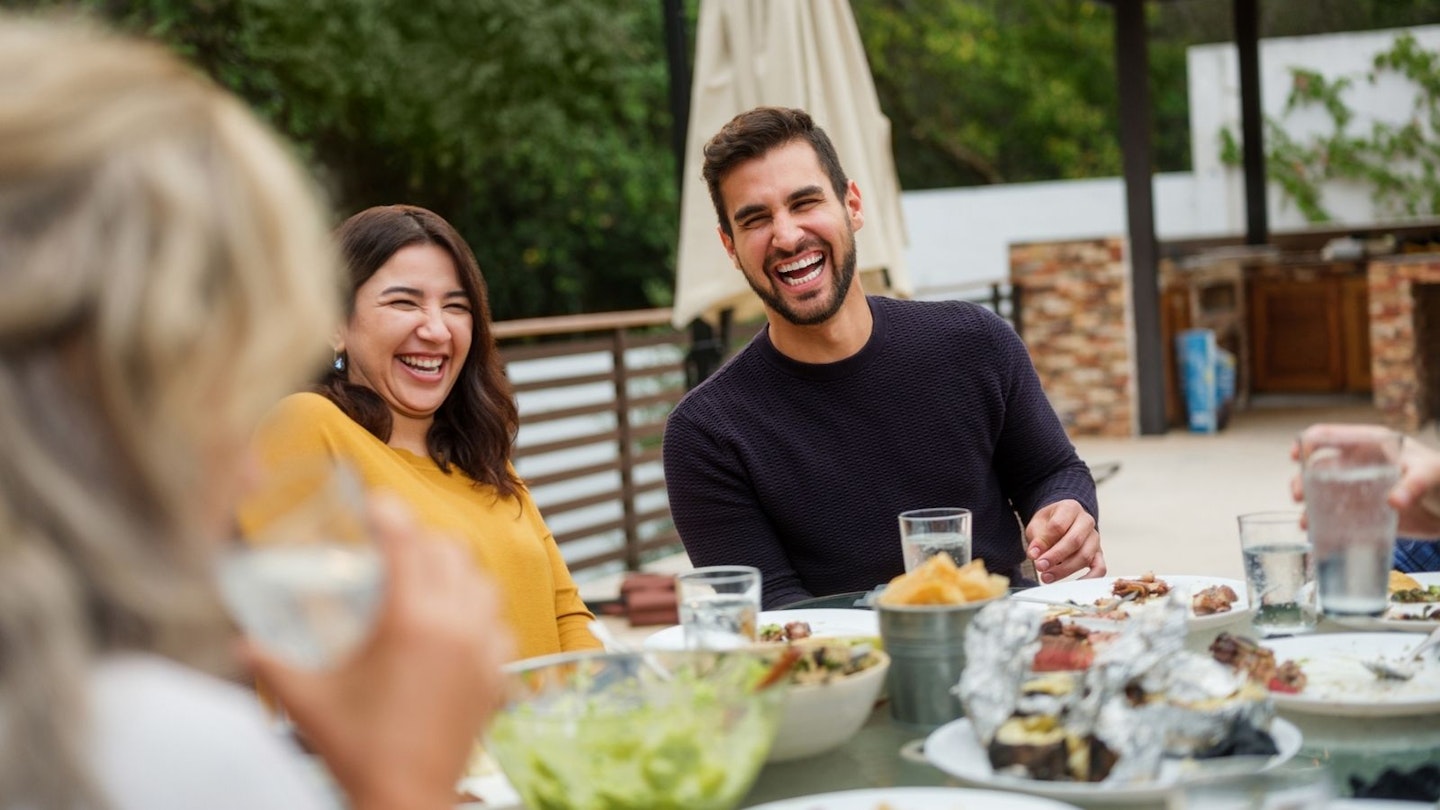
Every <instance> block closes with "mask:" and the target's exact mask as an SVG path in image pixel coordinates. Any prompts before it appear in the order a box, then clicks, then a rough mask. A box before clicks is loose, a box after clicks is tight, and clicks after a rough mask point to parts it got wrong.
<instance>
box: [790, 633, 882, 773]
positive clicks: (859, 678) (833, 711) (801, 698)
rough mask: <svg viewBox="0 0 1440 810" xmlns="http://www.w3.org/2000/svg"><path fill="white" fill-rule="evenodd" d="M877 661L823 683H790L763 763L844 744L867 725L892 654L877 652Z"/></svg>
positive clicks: (813, 752)
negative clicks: (773, 740)
mask: <svg viewBox="0 0 1440 810" xmlns="http://www.w3.org/2000/svg"><path fill="white" fill-rule="evenodd" d="M874 654H875V656H876V657H878V658H879V659H880V660H879V661H877V662H876V663H875V664H873V665H871V666H869V667H867V668H865V669H862V670H860V671H859V672H855V673H852V674H850V675H845V676H841V677H835V678H832V679H831V680H830V681H828V682H827V683H812V684H790V685H789V686H788V687H786V692H785V702H784V706H783V708H782V710H781V713H780V728H779V730H778V731H777V732H776V733H775V742H774V743H773V744H772V745H771V746H770V756H769V758H767V759H766V760H765V761H766V762H788V761H790V760H792V759H802V758H804V757H811V756H815V755H816V754H823V753H825V752H826V751H830V750H833V749H835V748H839V747H840V746H842V745H844V744H845V743H846V742H847V741H848V740H849V739H850V738H851V737H853V736H855V732H857V731H859V730H860V727H861V726H863V725H865V721H866V720H867V719H868V718H869V717H870V712H871V711H872V710H873V709H874V708H875V699H876V698H878V697H879V696H880V690H881V689H882V688H884V686H885V673H886V672H888V671H889V670H890V656H889V655H887V654H885V652H884V651H883V650H876V651H875V653H874Z"/></svg>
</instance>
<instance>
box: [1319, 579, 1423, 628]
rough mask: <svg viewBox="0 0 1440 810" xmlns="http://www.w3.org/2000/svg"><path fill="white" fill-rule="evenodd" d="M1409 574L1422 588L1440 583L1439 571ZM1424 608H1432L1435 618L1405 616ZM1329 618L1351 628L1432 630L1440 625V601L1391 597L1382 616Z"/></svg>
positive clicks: (1415, 613) (1416, 614)
mask: <svg viewBox="0 0 1440 810" xmlns="http://www.w3.org/2000/svg"><path fill="white" fill-rule="evenodd" d="M1410 576H1412V577H1414V578H1415V581H1416V582H1419V583H1420V587H1422V588H1428V587H1430V586H1431V585H1440V571H1421V572H1419V573H1415V574H1411V575H1410ZM1426 608H1434V609H1435V611H1436V613H1435V616H1436V618H1432V619H1419V618H1407V616H1418V615H1420V614H1421V613H1423V612H1424V611H1425V609H1426ZM1330 618H1331V619H1333V620H1334V622H1335V623H1336V624H1338V625H1341V626H1342V627H1348V628H1350V629H1352V630H1408V631H1411V632H1417V631H1418V632H1427V631H1430V630H1434V629H1435V626H1436V625H1440V602H1396V601H1394V600H1393V599H1392V600H1391V601H1390V604H1389V605H1387V606H1386V607H1385V614H1384V615H1383V616H1374V617H1371V616H1332V617H1330Z"/></svg>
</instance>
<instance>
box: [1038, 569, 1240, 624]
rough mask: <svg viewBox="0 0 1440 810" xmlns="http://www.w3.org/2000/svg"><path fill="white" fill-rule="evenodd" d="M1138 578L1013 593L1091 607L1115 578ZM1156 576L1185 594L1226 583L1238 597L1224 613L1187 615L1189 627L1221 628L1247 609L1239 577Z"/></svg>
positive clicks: (1125, 607)
mask: <svg viewBox="0 0 1440 810" xmlns="http://www.w3.org/2000/svg"><path fill="white" fill-rule="evenodd" d="M1136 578H1137V577H1133V576H1130V577H1100V578H1099V579H1070V580H1066V581H1064V582H1056V583H1054V584H1051V585H1041V586H1040V587H1038V588H1028V589H1026V590H1024V591H1021V592H1020V593H1018V594H1016V595H1015V596H1014V597H1012V598H1014V599H1018V600H1021V601H1030V600H1033V601H1041V602H1055V603H1064V602H1073V603H1075V604H1077V605H1082V606H1086V607H1093V606H1094V605H1095V600H1096V599H1102V598H1105V597H1109V596H1113V595H1114V587H1115V580H1117V579H1136ZM1156 579H1163V580H1164V581H1165V582H1167V583H1169V585H1170V590H1171V592H1175V591H1182V592H1185V593H1190V594H1193V593H1196V592H1197V591H1199V590H1201V589H1202V588H1208V587H1210V586H1212V585H1229V586H1230V588H1231V590H1233V591H1235V595H1236V596H1237V597H1238V598H1237V599H1236V600H1235V604H1234V605H1232V606H1231V607H1230V610H1228V611H1226V612H1225V613H1214V614H1211V615H1209V616H1196V615H1195V614H1194V613H1193V612H1192V613H1191V614H1190V622H1189V626H1190V629H1191V630H1206V629H1210V628H1214V627H1220V626H1223V625H1227V624H1230V623H1232V622H1236V621H1239V620H1241V619H1242V618H1243V617H1245V616H1246V615H1247V614H1248V613H1249V612H1250V599H1249V598H1248V597H1247V596H1246V593H1245V583H1243V582H1241V581H1240V580H1238V579H1226V578H1224V577H1199V576H1187V575H1184V574H1164V575H1157V576H1156ZM1163 599H1164V597H1160V598H1152V599H1150V600H1147V601H1145V602H1142V603H1140V604H1135V603H1133V602H1127V603H1124V604H1122V605H1121V606H1120V609H1121V610H1122V611H1125V612H1126V613H1133V612H1134V611H1137V610H1145V609H1147V608H1151V607H1153V606H1156V605H1158V604H1159V603H1160V602H1161V601H1162V600H1163Z"/></svg>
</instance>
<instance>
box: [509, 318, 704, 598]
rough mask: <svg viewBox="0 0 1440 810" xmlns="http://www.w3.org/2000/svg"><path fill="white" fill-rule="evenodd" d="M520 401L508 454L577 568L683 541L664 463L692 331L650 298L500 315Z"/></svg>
mask: <svg viewBox="0 0 1440 810" xmlns="http://www.w3.org/2000/svg"><path fill="white" fill-rule="evenodd" d="M495 336H496V339H497V341H498V342H499V344H500V353H501V356H502V357H503V358H504V360H505V363H506V368H507V370H508V372H509V375H510V379H511V382H512V383H513V384H514V386H515V392H516V397H517V399H518V400H519V402H520V425H521V427H520V436H519V438H518V440H517V442H516V450H515V464H516V467H517V469H518V470H519V471H520V474H521V476H522V477H524V478H525V480H526V483H527V484H528V485H529V486H530V488H531V491H532V493H533V494H534V496H535V501H536V504H537V505H538V506H539V507H540V511H541V513H542V514H544V515H545V520H546V522H547V523H548V524H549V526H550V529H551V531H552V532H554V534H555V540H556V542H558V543H559V544H560V547H561V550H562V552H563V553H564V554H565V557H566V560H567V561H568V563H569V565H570V568H571V570H572V571H581V570H584V569H588V568H596V567H607V568H616V567H623V568H625V569H627V570H637V569H639V568H640V566H641V564H642V563H643V562H644V561H645V560H646V559H648V558H649V557H651V556H656V555H660V554H664V553H667V552H669V551H673V550H677V549H678V548H679V536H678V535H677V534H676V533H675V528H674V525H673V524H672V523H671V521H670V509H669V504H668V501H667V500H666V498H665V481H664V477H663V474H662V472H661V466H660V439H661V435H662V434H663V432H664V426H665V417H666V415H668V414H669V412H670V409H671V408H672V407H674V405H675V403H676V402H677V401H679V399H680V397H681V396H683V395H684V393H685V364H684V360H685V353H686V351H687V349H688V343H689V338H688V335H687V334H686V333H684V332H682V331H679V330H676V329H674V328H672V327H671V326H670V310H668V309H654V310H639V311H632V312H611V313H603V314H596V315H575V316H564V317H556V318H536V319H530V320H516V321H501V322H498V323H496V324H495Z"/></svg>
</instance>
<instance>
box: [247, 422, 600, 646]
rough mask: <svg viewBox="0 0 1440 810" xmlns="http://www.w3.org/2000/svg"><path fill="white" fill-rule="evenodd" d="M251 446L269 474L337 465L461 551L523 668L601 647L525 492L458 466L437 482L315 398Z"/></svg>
mask: <svg viewBox="0 0 1440 810" xmlns="http://www.w3.org/2000/svg"><path fill="white" fill-rule="evenodd" d="M256 445H257V447H258V452H259V456H260V461H261V463H262V464H263V465H264V466H265V468H266V469H267V470H277V471H278V470H282V469H284V468H285V466H286V465H287V463H288V462H291V461H304V460H307V459H313V458H316V457H317V456H320V455H324V456H328V457H330V458H338V459H343V460H344V461H346V462H348V463H349V464H351V465H352V466H353V467H354V468H355V469H356V471H357V472H358V473H359V474H360V476H361V478H362V479H363V480H364V482H365V486H366V488H367V489H371V490H388V491H391V492H394V493H395V494H396V495H398V496H399V497H401V498H403V499H404V500H405V501H406V502H407V503H409V505H410V507H411V508H412V509H413V510H414V511H415V517H416V519H417V520H419V521H420V523H421V524H422V525H424V526H426V527H427V528H429V529H432V530H434V531H436V532H439V533H442V534H444V535H447V536H452V537H455V538H457V539H458V540H460V541H461V542H463V543H464V544H465V546H466V548H467V549H469V551H470V554H471V556H473V557H474V559H475V563H476V564H477V565H478V566H479V567H480V569H481V570H483V571H485V572H487V573H488V574H489V575H490V576H491V577H492V578H494V580H495V581H496V583H497V584H498V585H499V587H500V590H501V601H502V603H503V605H504V615H505V618H506V620H507V621H508V622H509V623H510V627H511V629H512V630H513V632H514V634H515V641H516V645H517V646H518V648H519V649H518V653H519V656H520V657H521V658H529V657H531V656H536V655H547V654H550V653H557V652H563V651H567V650H578V649H587V648H595V647H599V646H600V643H599V642H598V641H596V640H595V638H594V636H592V635H590V631H589V630H588V629H587V628H586V624H587V623H588V622H590V621H591V620H592V619H594V618H595V617H594V615H592V614H591V613H590V611H589V610H587V609H586V607H585V603H584V602H582V601H581V600H580V595H579V592H578V590H577V589H576V587H575V581H574V580H573V579H571V577H570V570H569V569H568V568H566V566H565V560H564V558H562V557H561V556H560V549H559V547H557V546H556V544H555V538H554V536H553V535H551V534H550V529H549V528H547V527H546V526H545V520H544V518H542V517H541V516H540V510H539V509H538V508H536V506H535V502H534V501H533V500H531V498H530V492H529V490H527V489H525V488H523V487H522V488H521V489H520V490H519V492H518V497H512V498H501V497H499V495H498V493H497V492H496V491H495V489H494V487H491V486H489V485H484V484H482V485H478V486H477V485H476V484H475V482H474V481H473V480H472V479H471V478H470V477H469V476H467V475H466V474H465V473H463V472H461V471H460V470H459V469H456V468H455V467H454V466H452V467H451V469H450V472H449V473H445V472H442V471H441V470H440V468H439V467H438V466H436V464H435V462H434V461H432V460H430V459H429V458H428V457H421V456H417V455H415V454H414V453H411V452H409V451H406V450H400V449H397V448H394V447H390V446H389V445H387V444H385V443H384V442H382V441H380V440H379V439H377V438H375V436H374V435H372V434H371V433H370V432H369V431H367V430H365V428H363V427H361V426H360V425H359V424H358V423H356V422H355V421H354V420H353V419H351V418H350V417H348V416H346V415H345V413H344V412H343V411H341V410H340V409H339V408H338V407H336V405H335V404H334V403H333V402H331V401H330V400H328V399H326V398H325V397H323V396H320V395H319V394H310V393H306V394H293V395H291V396H289V397H286V398H285V399H283V400H281V402H280V403H279V404H278V405H276V406H275V408H274V409H273V410H272V411H271V412H270V414H269V415H268V416H267V417H266V419H265V421H264V423H263V424H262V425H261V427H260V430H259V432H258V434H257V439H256Z"/></svg>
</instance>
